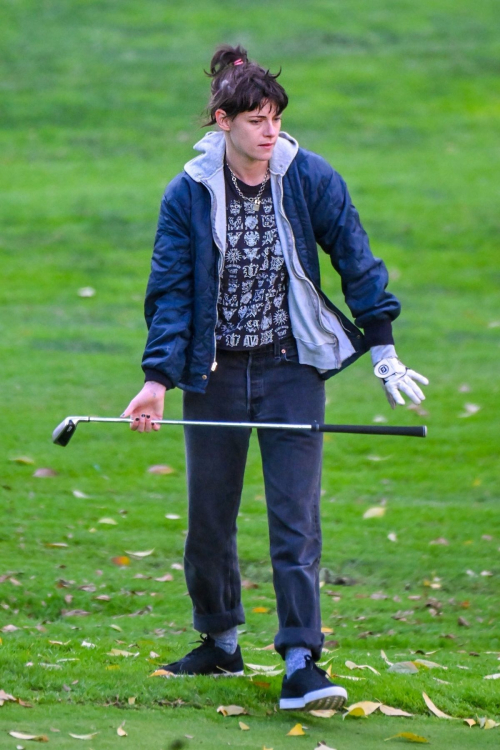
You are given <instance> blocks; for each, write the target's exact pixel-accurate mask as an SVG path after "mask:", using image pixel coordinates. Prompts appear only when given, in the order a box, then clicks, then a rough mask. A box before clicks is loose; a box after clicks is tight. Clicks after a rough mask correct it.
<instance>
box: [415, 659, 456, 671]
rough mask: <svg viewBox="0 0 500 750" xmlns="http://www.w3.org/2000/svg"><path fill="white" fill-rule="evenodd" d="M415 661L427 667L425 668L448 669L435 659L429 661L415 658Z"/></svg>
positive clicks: (420, 665) (418, 664)
mask: <svg viewBox="0 0 500 750" xmlns="http://www.w3.org/2000/svg"><path fill="white" fill-rule="evenodd" d="M413 663H414V664H416V665H417V666H419V667H425V669H448V667H444V666H443V665H442V664H437V663H436V662H435V661H427V659H414V660H413Z"/></svg>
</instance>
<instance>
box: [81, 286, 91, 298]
mask: <svg viewBox="0 0 500 750" xmlns="http://www.w3.org/2000/svg"><path fill="white" fill-rule="evenodd" d="M77 294H78V296H79V297H83V298H87V297H94V296H95V289H94V287H92V286H82V287H81V288H80V289H79V290H78V291H77Z"/></svg>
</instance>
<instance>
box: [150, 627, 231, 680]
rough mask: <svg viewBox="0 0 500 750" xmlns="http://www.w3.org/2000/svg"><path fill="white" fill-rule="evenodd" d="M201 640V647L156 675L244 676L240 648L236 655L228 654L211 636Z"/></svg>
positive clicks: (163, 668)
mask: <svg viewBox="0 0 500 750" xmlns="http://www.w3.org/2000/svg"><path fill="white" fill-rule="evenodd" d="M200 640H201V646H198V648H195V649H193V651H190V652H189V654H186V656H184V657H183V658H182V659H179V661H174V662H172V664H165V666H164V667H160V668H159V669H158V670H156V672H155V674H156V675H158V674H160V675H161V674H162V673H163V672H166V673H169V674H165V675H164V676H165V677H168V676H170V675H196V674H212V675H216V676H222V675H226V676H228V677H235V676H238V675H242V674H243V659H242V657H241V649H240V647H239V646H236V651H235V652H234V654H228V653H227V651H224V649H223V648H219V647H218V646H216V645H215V641H214V639H213V638H211V637H210V636H209V635H202V636H201V639H200Z"/></svg>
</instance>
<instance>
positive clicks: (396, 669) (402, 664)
mask: <svg viewBox="0 0 500 750" xmlns="http://www.w3.org/2000/svg"><path fill="white" fill-rule="evenodd" d="M387 671H388V672H393V673H396V674H417V672H418V667H416V666H415V664H414V663H413V662H412V661H397V662H395V663H394V664H392V665H391V666H390V667H389V669H388V670H387Z"/></svg>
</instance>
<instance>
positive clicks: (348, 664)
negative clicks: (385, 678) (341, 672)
mask: <svg viewBox="0 0 500 750" xmlns="http://www.w3.org/2000/svg"><path fill="white" fill-rule="evenodd" d="M345 665H346V667H347V668H348V669H369V670H370V671H371V672H373V674H378V675H379V676H380V672H377V670H376V669H375V668H374V667H370V665H369V664H355V663H354V662H353V661H349V660H347V661H346V663H345Z"/></svg>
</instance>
